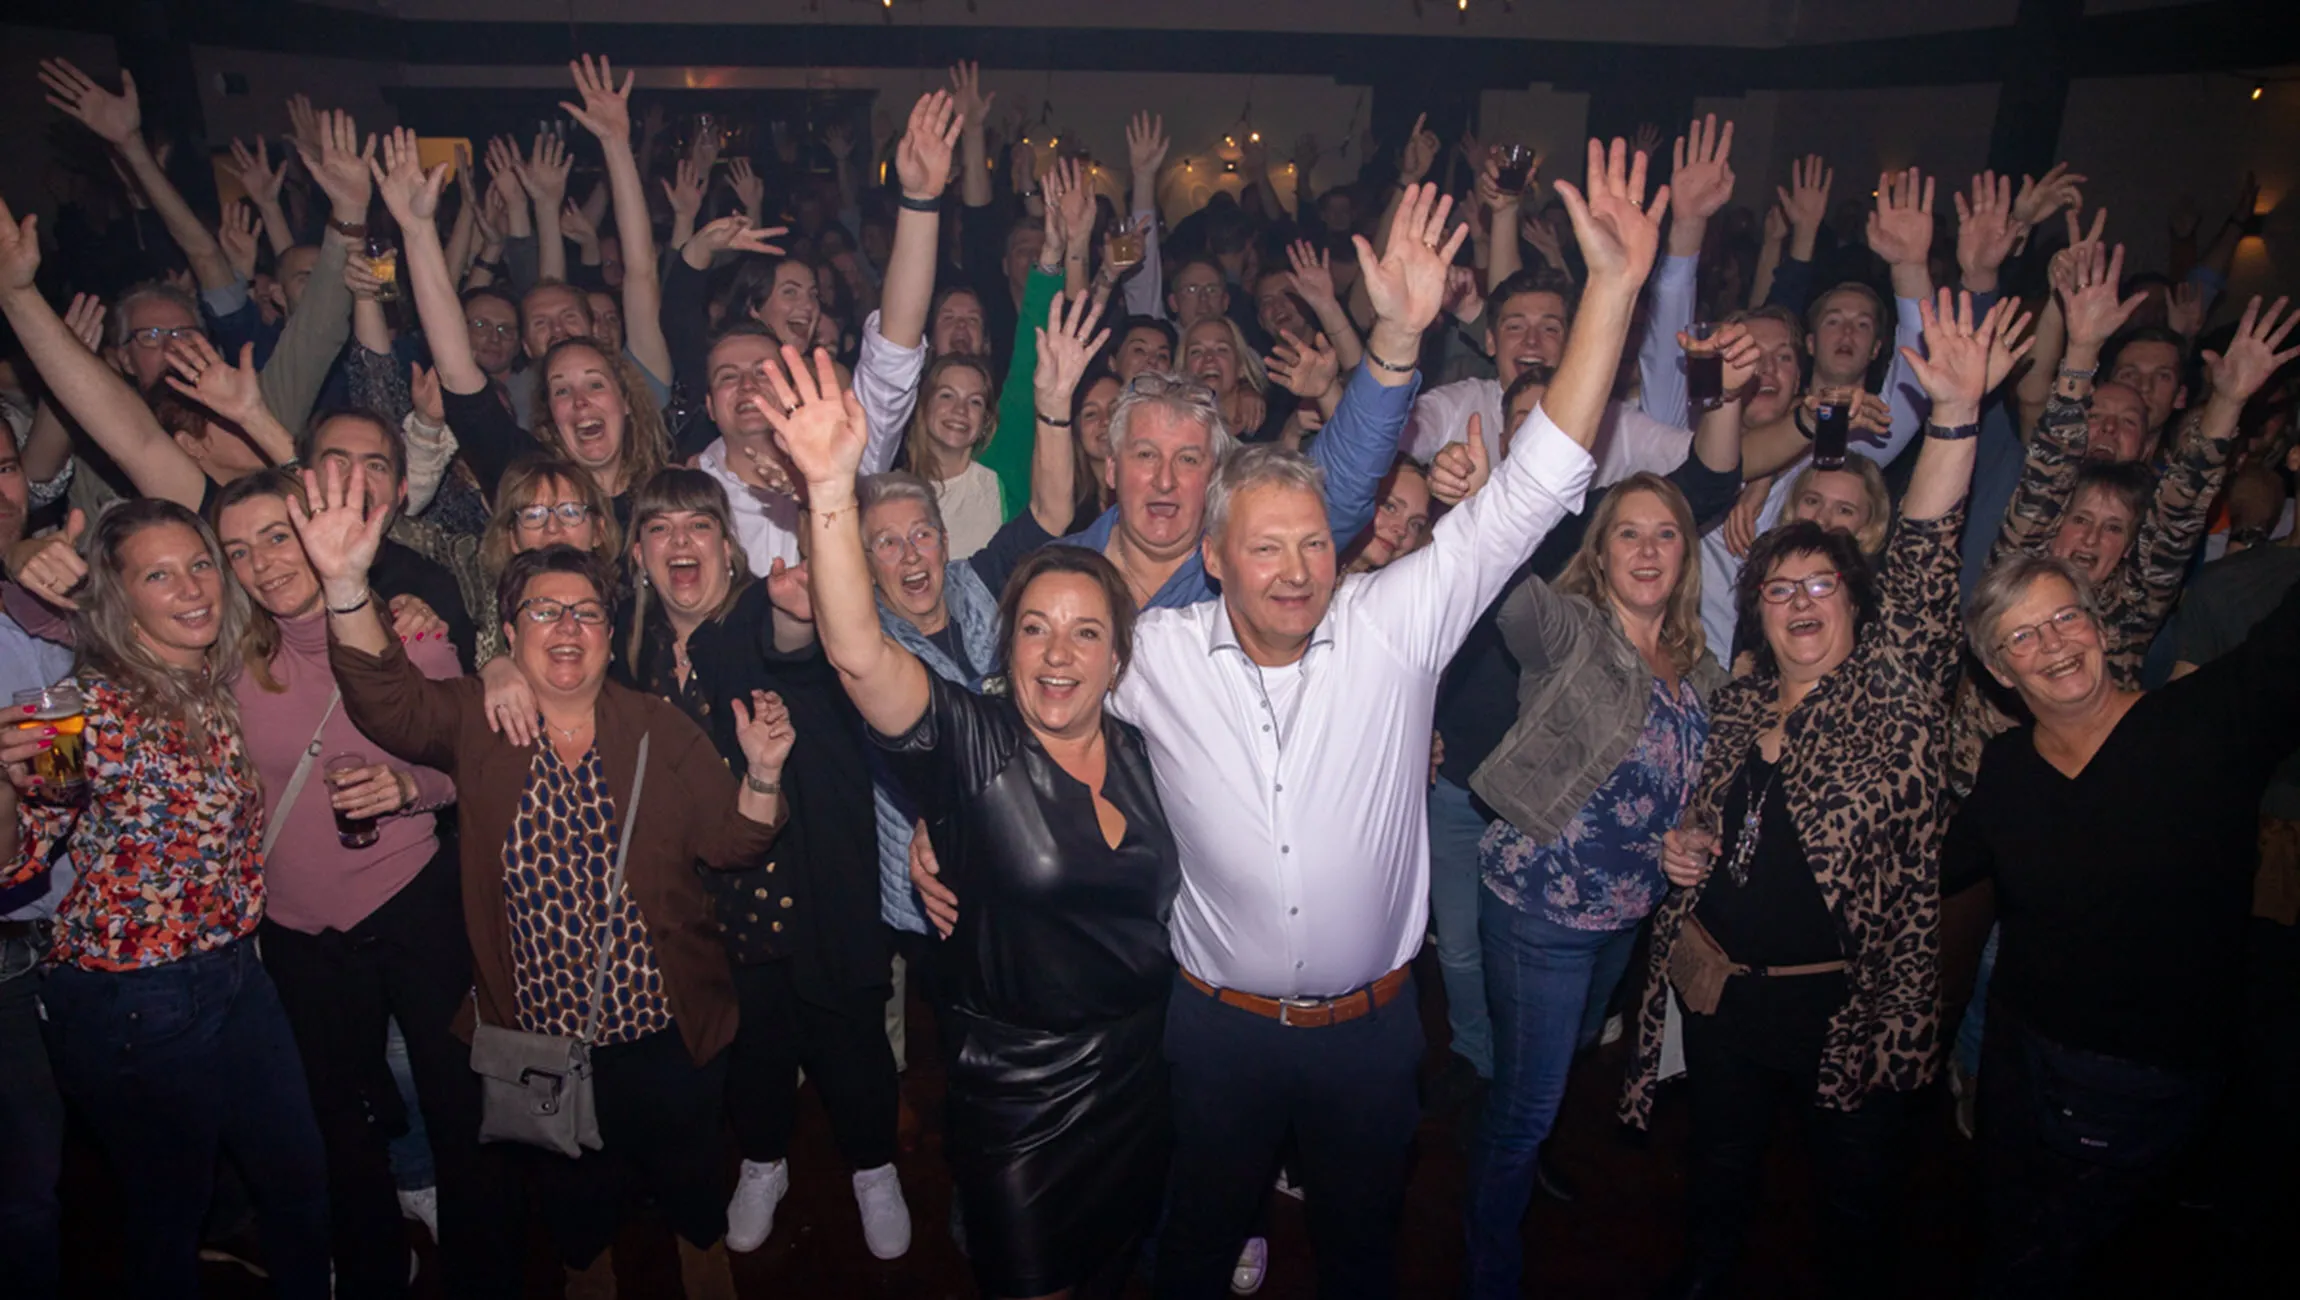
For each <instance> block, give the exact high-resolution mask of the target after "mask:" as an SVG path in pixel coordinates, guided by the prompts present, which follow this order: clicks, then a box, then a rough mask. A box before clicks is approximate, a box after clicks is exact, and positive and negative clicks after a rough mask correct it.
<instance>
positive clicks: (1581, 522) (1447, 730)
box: [1437, 454, 1741, 790]
mask: <svg viewBox="0 0 2300 1300" xmlns="http://www.w3.org/2000/svg"><path fill="white" fill-rule="evenodd" d="M1669 481H1670V482H1672V483H1675V484H1676V485H1677V487H1678V490H1679V491H1681V492H1683V493H1684V494H1685V500H1686V503H1687V504H1688V505H1690V506H1691V507H1692V509H1693V518H1694V520H1695V522H1697V523H1698V522H1699V521H1700V520H1703V519H1707V518H1708V517H1709V516H1711V515H1712V514H1719V513H1722V512H1724V511H1726V510H1729V509H1731V508H1732V506H1733V497H1734V494H1735V493H1737V492H1739V491H1740V490H1741V471H1740V470H1739V469H1738V468H1735V469H1732V470H1729V471H1726V472H1724V473H1719V472H1718V471H1716V470H1713V469H1710V468H1709V467H1708V466H1706V465H1704V464H1702V463H1701V458H1700V457H1699V456H1695V455H1690V454H1689V455H1687V456H1686V457H1685V463H1684V464H1682V465H1680V466H1678V467H1677V468H1676V469H1674V470H1672V471H1670V474H1669ZM1612 490H1613V489H1611V488H1604V489H1601V490H1599V491H1596V492H1592V493H1590V494H1589V497H1588V499H1587V500H1585V501H1583V502H1582V506H1581V511H1580V513H1578V514H1571V515H1567V516H1565V517H1564V518H1563V519H1560V520H1558V521H1557V526H1556V527H1555V528H1552V529H1550V530H1549V536H1547V537H1544V538H1543V539H1542V540H1541V545H1540V546H1538V547H1536V548H1535V549H1534V552H1533V556H1532V558H1530V559H1528V560H1527V561H1526V562H1525V564H1524V565H1523V566H1521V567H1520V568H1519V569H1518V571H1517V573H1516V574H1515V575H1514V576H1512V577H1511V578H1510V580H1509V582H1508V583H1507V584H1505V585H1504V586H1503V587H1502V589H1501V594H1500V595H1498V596H1496V597H1494V598H1493V603H1492V604H1490V605H1488V606H1486V608H1485V613H1483V614H1480V615H1479V616H1478V620H1477V622H1476V623H1475V624H1474V625H1472V626H1471V628H1470V630H1469V635H1468V636H1466V637H1464V638H1463V639H1462V643H1461V648H1460V649H1459V650H1456V651H1454V656H1453V661H1452V662H1451V663H1449V664H1447V665H1446V670H1445V677H1444V678H1443V679H1442V680H1441V681H1440V682H1439V683H1438V697H1437V731H1438V734H1439V735H1440V736H1443V737H1444V738H1445V761H1444V762H1442V763H1440V764H1438V775H1440V776H1443V777H1444V778H1445V779H1446V780H1448V781H1451V782H1453V783H1454V784H1455V785H1458V786H1460V787H1462V788H1463V789H1465V790H1466V789H1468V788H1469V778H1470V774H1471V773H1473V772H1475V771H1477V769H1478V765H1479V764H1481V763H1483V762H1485V760H1486V756H1487V755H1489V754H1491V753H1493V751H1494V750H1495V749H1497V748H1499V747H1500V745H1501V742H1502V738H1503V737H1504V736H1507V735H1508V734H1509V729H1510V727H1511V726H1512V725H1514V724H1515V723H1516V722H1517V677H1518V662H1517V658H1516V656H1514V655H1512V654H1510V652H1509V647H1508V645H1506V644H1505V643H1504V642H1503V641H1502V636H1501V627H1500V625H1499V622H1498V620H1499V618H1500V616H1501V607H1502V604H1503V603H1504V602H1506V601H1507V600H1508V599H1509V594H1510V593H1511V592H1513V591H1515V590H1517V584H1519V583H1520V582H1523V581H1525V580H1526V578H1528V577H1538V578H1540V579H1541V580H1542V581H1544V582H1550V581H1554V580H1555V579H1556V578H1557V575H1559V574H1561V573H1563V572H1565V566H1566V565H1567V564H1569V563H1571V562H1572V560H1573V556H1574V553H1575V552H1577V551H1579V550H1580V549H1581V538H1582V534H1584V533H1586V532H1588V531H1589V521H1590V519H1591V517H1592V516H1594V515H1595V514H1596V513H1597V503H1598V501H1599V500H1601V499H1602V498H1603V497H1604V495H1605V493H1607V492H1610V491H1612ZM1699 541H1700V539H1699V538H1697V537H1688V538H1686V539H1685V562H1686V563H1687V564H1691V565H1699V564H1700V563H1701V551H1700V547H1699V545H1698V543H1699ZM1710 649H1712V650H1714V649H1716V647H1714V646H1712V647H1710Z"/></svg>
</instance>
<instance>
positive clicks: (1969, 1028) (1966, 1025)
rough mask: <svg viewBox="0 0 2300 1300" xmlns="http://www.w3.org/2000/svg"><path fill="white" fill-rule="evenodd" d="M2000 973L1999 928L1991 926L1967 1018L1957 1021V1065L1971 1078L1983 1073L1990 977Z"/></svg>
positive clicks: (1968, 1006) (1974, 977) (1977, 971)
mask: <svg viewBox="0 0 2300 1300" xmlns="http://www.w3.org/2000/svg"><path fill="white" fill-rule="evenodd" d="M1996 973H1997V928H1996V927H1995V926H1993V925H1992V926H1990V927H1989V941H1988V942H1987V943H1986V944H1984V945H1982V947H1981V964H1980V966H1979V967H1978V968H1977V969H1975V970H1974V971H1973V997H1972V1001H1971V1002H1969V1003H1967V1004H1966V1006H1965V1018H1964V1019H1963V1020H1961V1021H1959V1022H1957V1065H1958V1066H1959V1067H1960V1068H1962V1069H1963V1070H1964V1072H1965V1077H1966V1078H1968V1079H1977V1078H1979V1077H1981V1034H1982V1032H1983V1031H1984V1030H1986V1029H1987V1028H1988V1023H1989V1017H1988V1007H1989V980H1990V979H1991V978H1993V977H1994V976H1995V975H1996Z"/></svg>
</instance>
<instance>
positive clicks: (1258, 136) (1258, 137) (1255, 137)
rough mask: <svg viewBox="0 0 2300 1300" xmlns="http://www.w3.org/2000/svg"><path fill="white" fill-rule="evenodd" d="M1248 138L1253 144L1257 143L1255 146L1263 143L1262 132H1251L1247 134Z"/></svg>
mask: <svg viewBox="0 0 2300 1300" xmlns="http://www.w3.org/2000/svg"><path fill="white" fill-rule="evenodd" d="M1246 138H1247V139H1248V140H1250V141H1252V142H1253V143H1255V144H1260V143H1262V133H1261V132H1259V131H1250V132H1248V133H1247V135H1246Z"/></svg>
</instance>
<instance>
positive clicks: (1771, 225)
mask: <svg viewBox="0 0 2300 1300" xmlns="http://www.w3.org/2000/svg"><path fill="white" fill-rule="evenodd" d="M1764 231H1765V247H1767V248H1770V247H1772V246H1773V245H1775V244H1778V243H1781V242H1782V241H1783V240H1786V239H1787V238H1788V237H1789V214H1788V213H1787V212H1784V211H1782V209H1781V205H1780V204H1778V203H1769V204H1767V205H1766V206H1765V226H1764Z"/></svg>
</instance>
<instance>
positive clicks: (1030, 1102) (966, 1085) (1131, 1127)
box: [945, 999, 1171, 1296]
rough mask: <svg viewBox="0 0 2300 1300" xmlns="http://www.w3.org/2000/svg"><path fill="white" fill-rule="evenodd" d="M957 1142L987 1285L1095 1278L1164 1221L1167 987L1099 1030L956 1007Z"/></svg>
mask: <svg viewBox="0 0 2300 1300" xmlns="http://www.w3.org/2000/svg"><path fill="white" fill-rule="evenodd" d="M948 1024H949V1027H950V1028H951V1029H952V1030H954V1031H956V1037H957V1039H958V1041H957V1044H956V1050H955V1051H954V1052H953V1053H952V1058H953V1059H952V1061H951V1065H950V1090H949V1094H948V1095H949V1119H948V1137H947V1140H946V1144H945V1153H946V1155H947V1157H948V1159H949V1161H950V1166H951V1172H952V1175H953V1177H954V1179H955V1181H956V1183H957V1187H958V1197H959V1204H960V1205H961V1207H963V1210H964V1213H965V1216H966V1240H967V1252H968V1254H969V1256H970V1257H971V1259H972V1260H973V1263H974V1271H975V1278H976V1280H977V1282H978V1283H979V1284H980V1285H981V1287H982V1292H983V1294H984V1295H986V1296H1038V1295H1046V1294H1048V1293H1050V1292H1054V1291H1060V1290H1062V1289H1064V1288H1066V1287H1072V1286H1076V1285H1078V1284H1079V1283H1081V1282H1083V1281H1085V1280H1087V1279H1088V1278H1091V1277H1093V1276H1094V1275H1095V1274H1096V1273H1097V1272H1098V1271H1099V1270H1100V1269H1101V1268H1102V1267H1103V1266H1104V1265H1105V1264H1106V1263H1108V1262H1109V1260H1110V1258H1111V1257H1112V1255H1113V1254H1114V1253H1115V1252H1117V1251H1119V1250H1121V1249H1124V1248H1125V1247H1126V1246H1127V1245H1128V1243H1129V1242H1131V1241H1133V1240H1135V1239H1136V1238H1138V1237H1140V1236H1142V1235H1144V1234H1146V1233H1147V1232H1148V1231H1149V1230H1150V1229H1151V1228H1152V1227H1153V1226H1154V1225H1155V1223H1156V1221H1157V1215H1158V1207H1159V1197H1160V1193H1161V1191H1162V1189H1163V1187H1164V1184H1165V1177H1166V1162H1167V1157H1168V1153H1169V1149H1170V1142H1171V1138H1170V1118H1169V1113H1168V1099H1167V1086H1166V1059H1165V1054H1164V1048H1163V1044H1164V1039H1165V1032H1166V1003H1165V1000H1164V999H1160V1000H1159V1001H1158V1002H1156V1003H1154V1004H1152V1005H1151V1006H1149V1007H1146V1008H1144V1009H1143V1010H1141V1011H1139V1012H1136V1013H1135V1014H1134V1015H1132V1016H1129V1017H1127V1018H1126V1019H1123V1020H1117V1021H1111V1022H1107V1023H1104V1024H1100V1025H1096V1026H1094V1027H1091V1028H1088V1029H1081V1030H1070V1031H1065V1032H1060V1033H1057V1032H1052V1031H1048V1030H1042V1029H1025V1028H1021V1027H1019V1026H1015V1025H1009V1024H1005V1023H1002V1022H1000V1021H995V1020H990V1019H986V1018H984V1017H982V1016H980V1015H976V1014H974V1013H971V1012H968V1011H964V1010H960V1009H957V1008H953V1009H952V1010H951V1012H950V1019H949V1021H948Z"/></svg>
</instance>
